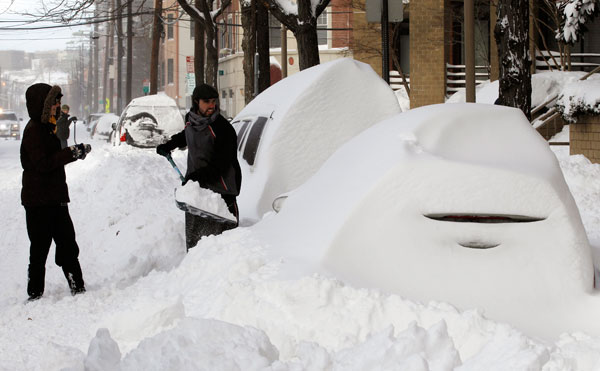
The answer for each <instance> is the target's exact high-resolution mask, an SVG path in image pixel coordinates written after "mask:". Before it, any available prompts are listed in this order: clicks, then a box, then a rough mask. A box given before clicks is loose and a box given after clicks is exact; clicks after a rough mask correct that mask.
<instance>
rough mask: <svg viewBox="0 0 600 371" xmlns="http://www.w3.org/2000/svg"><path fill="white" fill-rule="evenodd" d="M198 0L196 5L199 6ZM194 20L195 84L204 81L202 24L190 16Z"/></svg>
mask: <svg viewBox="0 0 600 371" xmlns="http://www.w3.org/2000/svg"><path fill="white" fill-rule="evenodd" d="M200 6H201V4H200V0H196V7H197V8H200ZM191 21H192V22H194V75H195V77H196V86H198V85H200V84H203V83H204V24H203V23H202V22H199V21H197V20H195V19H193V18H192V20H191Z"/></svg>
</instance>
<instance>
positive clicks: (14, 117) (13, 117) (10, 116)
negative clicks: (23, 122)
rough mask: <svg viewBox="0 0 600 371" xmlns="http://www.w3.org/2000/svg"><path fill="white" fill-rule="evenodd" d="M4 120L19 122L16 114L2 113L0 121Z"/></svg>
mask: <svg viewBox="0 0 600 371" xmlns="http://www.w3.org/2000/svg"><path fill="white" fill-rule="evenodd" d="M2 120H11V121H17V115H15V114H14V113H0V121H2Z"/></svg>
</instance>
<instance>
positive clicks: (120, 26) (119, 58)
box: [116, 0, 123, 115]
mask: <svg viewBox="0 0 600 371" xmlns="http://www.w3.org/2000/svg"><path fill="white" fill-rule="evenodd" d="M122 13H123V12H122V9H121V0H117V11H116V14H118V15H119V16H118V17H117V102H116V103H117V104H116V109H117V110H116V113H117V115H120V114H121V109H122V108H123V68H122V66H123V63H121V62H122V60H123V18H122V17H121V14H122Z"/></svg>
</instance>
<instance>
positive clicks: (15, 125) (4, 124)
mask: <svg viewBox="0 0 600 371" xmlns="http://www.w3.org/2000/svg"><path fill="white" fill-rule="evenodd" d="M21 120H22V119H21ZM0 138H15V139H16V140H19V139H21V124H20V123H19V120H18V119H17V114H16V113H14V112H12V111H0Z"/></svg>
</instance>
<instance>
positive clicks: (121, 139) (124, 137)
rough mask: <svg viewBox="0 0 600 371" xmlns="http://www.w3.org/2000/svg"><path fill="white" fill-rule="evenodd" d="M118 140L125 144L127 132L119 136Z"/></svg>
mask: <svg viewBox="0 0 600 371" xmlns="http://www.w3.org/2000/svg"><path fill="white" fill-rule="evenodd" d="M119 140H120V141H121V142H127V132H125V133H123V135H121V138H119Z"/></svg>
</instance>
